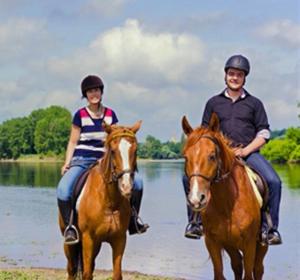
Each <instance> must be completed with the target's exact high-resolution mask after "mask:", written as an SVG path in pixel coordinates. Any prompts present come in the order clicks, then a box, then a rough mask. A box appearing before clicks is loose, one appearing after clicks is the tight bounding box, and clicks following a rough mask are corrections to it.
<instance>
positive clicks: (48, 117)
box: [0, 106, 71, 159]
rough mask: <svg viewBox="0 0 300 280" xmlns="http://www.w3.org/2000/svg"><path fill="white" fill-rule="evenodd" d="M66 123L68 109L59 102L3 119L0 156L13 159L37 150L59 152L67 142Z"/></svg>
mask: <svg viewBox="0 0 300 280" xmlns="http://www.w3.org/2000/svg"><path fill="white" fill-rule="evenodd" d="M70 123H71V114H70V112H69V111H68V110H67V109H65V108H62V107H59V106H51V107H49V108H46V109H38V110H35V111H33V112H32V113H31V114H30V115H29V116H28V117H23V118H14V119H11V120H7V121H5V122H3V123H2V124H1V125H0V158H7V159H10V158H13V159H16V158H18V157H19V156H20V155H21V154H34V153H37V152H38V153H42V154H56V155H58V154H61V153H63V152H64V150H65V148H66V145H67V141H68V138H69V133H70Z"/></svg>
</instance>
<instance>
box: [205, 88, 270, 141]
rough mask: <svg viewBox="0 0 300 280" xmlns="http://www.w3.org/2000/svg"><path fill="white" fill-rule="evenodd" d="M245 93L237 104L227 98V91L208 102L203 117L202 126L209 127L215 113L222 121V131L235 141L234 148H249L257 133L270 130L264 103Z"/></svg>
mask: <svg viewBox="0 0 300 280" xmlns="http://www.w3.org/2000/svg"><path fill="white" fill-rule="evenodd" d="M244 92H245V96H244V97H243V98H242V97H239V98H238V99H237V100H236V101H235V102H233V101H232V100H231V99H230V98H228V97H226V96H225V90H224V91H223V92H222V93H220V94H218V95H215V96H213V97H212V98H211V99H209V100H208V102H207V103H206V106H205V110H204V113H203V117H202V125H203V126H208V124H209V120H210V116H211V114H212V113H213V112H215V113H216V114H217V115H218V117H219V120H220V128H221V131H222V132H223V133H224V134H225V135H226V136H227V137H228V138H229V139H231V140H232V141H233V145H234V146H238V145H240V144H242V145H243V146H247V145H248V144H249V143H250V142H252V140H253V139H254V138H255V137H256V134H257V132H259V131H261V130H263V129H269V123H268V118H267V114H266V111H265V108H264V106H263V104H262V102H261V101H260V100H259V99H258V98H256V97H254V96H252V95H250V94H249V93H248V92H246V91H244Z"/></svg>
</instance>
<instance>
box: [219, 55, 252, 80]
mask: <svg viewBox="0 0 300 280" xmlns="http://www.w3.org/2000/svg"><path fill="white" fill-rule="evenodd" d="M228 68H235V69H238V70H242V71H244V73H245V75H246V76H247V75H248V74H249V72H250V63H249V60H248V59H247V58H246V57H244V56H242V55H233V56H231V57H230V58H229V59H228V60H227V62H226V64H225V67H224V70H225V72H227V70H228Z"/></svg>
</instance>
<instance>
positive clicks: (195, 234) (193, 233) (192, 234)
mask: <svg viewBox="0 0 300 280" xmlns="http://www.w3.org/2000/svg"><path fill="white" fill-rule="evenodd" d="M195 229H196V230H195ZM184 236H185V237H186V238H191V239H200V238H201V237H202V236H203V225H202V224H198V223H195V222H193V221H192V222H190V223H188V224H187V226H186V228H185V234H184Z"/></svg>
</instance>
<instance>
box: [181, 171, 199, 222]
mask: <svg viewBox="0 0 300 280" xmlns="http://www.w3.org/2000/svg"><path fill="white" fill-rule="evenodd" d="M182 184H183V189H184V193H185V197H186V199H187V196H188V194H189V187H190V182H189V179H188V177H187V176H186V175H185V174H184V175H183V176H182ZM186 207H187V216H188V221H189V223H191V222H194V221H193V218H194V213H193V210H192V208H191V207H190V206H189V205H188V204H187V205H186ZM195 222H196V223H198V224H202V221H201V216H200V215H197V218H196V221H195Z"/></svg>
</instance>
